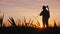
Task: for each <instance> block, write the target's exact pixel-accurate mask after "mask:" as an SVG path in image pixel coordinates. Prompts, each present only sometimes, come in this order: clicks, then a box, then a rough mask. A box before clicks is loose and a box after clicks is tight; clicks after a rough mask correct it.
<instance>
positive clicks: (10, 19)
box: [8, 17, 16, 27]
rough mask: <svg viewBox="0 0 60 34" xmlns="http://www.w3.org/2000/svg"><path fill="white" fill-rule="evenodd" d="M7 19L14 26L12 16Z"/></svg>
mask: <svg viewBox="0 0 60 34" xmlns="http://www.w3.org/2000/svg"><path fill="white" fill-rule="evenodd" d="M8 21H9V22H10V23H11V24H12V26H13V27H16V24H15V21H14V19H13V17H10V18H9V20H8Z"/></svg>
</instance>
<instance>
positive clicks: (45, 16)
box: [40, 10, 50, 27]
mask: <svg viewBox="0 0 60 34" xmlns="http://www.w3.org/2000/svg"><path fill="white" fill-rule="evenodd" d="M40 16H42V21H43V25H44V26H45V24H46V26H47V27H48V19H49V17H50V14H49V11H47V10H44V11H42V12H41V13H40Z"/></svg>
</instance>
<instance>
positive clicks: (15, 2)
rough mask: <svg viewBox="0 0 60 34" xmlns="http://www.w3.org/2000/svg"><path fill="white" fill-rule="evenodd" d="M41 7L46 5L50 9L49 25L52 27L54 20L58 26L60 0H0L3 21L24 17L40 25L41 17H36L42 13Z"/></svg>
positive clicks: (59, 22) (59, 20) (59, 21)
mask: <svg viewBox="0 0 60 34" xmlns="http://www.w3.org/2000/svg"><path fill="white" fill-rule="evenodd" d="M43 5H48V6H49V9H50V15H51V16H50V19H49V24H52V25H53V22H54V20H55V21H56V22H57V23H56V24H57V25H60V0H0V10H1V11H2V12H4V14H5V17H4V20H7V19H8V17H11V16H12V17H14V19H18V18H20V19H23V17H26V19H28V18H32V19H35V20H36V19H38V20H39V22H40V23H42V19H41V18H42V17H41V16H39V17H38V18H36V16H37V15H38V14H39V13H40V12H41V11H42V6H43ZM5 22H6V21H5ZM5 24H7V23H5Z"/></svg>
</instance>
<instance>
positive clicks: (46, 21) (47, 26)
mask: <svg viewBox="0 0 60 34" xmlns="http://www.w3.org/2000/svg"><path fill="white" fill-rule="evenodd" d="M46 26H47V27H48V19H47V20H46Z"/></svg>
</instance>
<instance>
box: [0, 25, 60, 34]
mask: <svg viewBox="0 0 60 34" xmlns="http://www.w3.org/2000/svg"><path fill="white" fill-rule="evenodd" d="M0 32H4V33H9V32H10V33H17V34H45V33H47V34H49V33H51V34H54V33H57V34H58V33H60V28H59V27H49V28H39V29H37V28H34V27H25V26H22V27H0Z"/></svg>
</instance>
